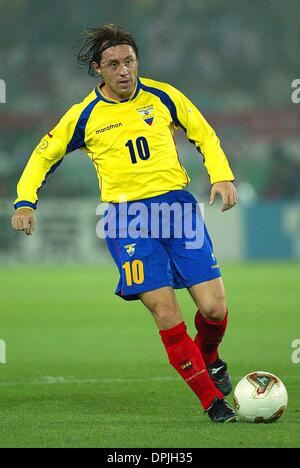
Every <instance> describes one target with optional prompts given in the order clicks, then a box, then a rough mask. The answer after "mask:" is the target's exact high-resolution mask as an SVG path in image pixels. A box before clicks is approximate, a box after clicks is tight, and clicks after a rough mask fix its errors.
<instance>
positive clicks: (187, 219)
mask: <svg viewBox="0 0 300 468" xmlns="http://www.w3.org/2000/svg"><path fill="white" fill-rule="evenodd" d="M162 207H164V208H162ZM104 226H105V240H106V243H107V246H108V249H109V251H110V253H111V255H112V257H113V259H114V261H115V263H116V264H117V266H118V269H119V272H120V281H119V284H118V286H117V289H116V294H117V295H119V296H120V297H122V298H123V299H126V300H136V299H139V295H140V294H141V293H144V292H147V291H152V290H154V289H158V288H162V287H164V286H171V287H172V288H174V289H180V288H190V287H191V286H193V285H195V284H198V283H203V282H204V281H210V280H212V279H215V278H219V277H220V276H221V272H220V268H219V265H218V264H217V261H216V259H215V256H214V254H213V246H212V242H211V239H210V237H209V234H208V232H207V229H206V226H205V223H204V221H203V218H202V215H201V211H200V208H199V206H198V202H197V200H196V199H195V198H194V196H193V195H192V194H191V193H189V192H187V191H186V190H174V191H171V192H167V193H165V194H163V195H159V196H156V197H151V198H147V199H143V200H138V201H132V202H127V203H110V204H109V208H108V210H107V212H106V213H105V222H104Z"/></svg>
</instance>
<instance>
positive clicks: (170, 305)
mask: <svg viewBox="0 0 300 468" xmlns="http://www.w3.org/2000/svg"><path fill="white" fill-rule="evenodd" d="M140 297H141V300H142V302H143V304H144V305H145V306H146V307H147V308H148V309H149V310H150V311H151V313H152V315H153V318H154V320H155V322H156V325H157V327H158V329H159V330H160V335H161V339H162V342H163V344H164V346H165V348H166V351H167V354H168V357H169V361H170V364H171V365H172V366H173V367H174V368H175V369H176V370H177V372H178V373H179V374H180V375H181V376H182V377H183V379H184V380H185V382H186V383H187V384H188V385H189V386H190V388H191V389H192V390H193V391H194V393H195V394H196V395H197V396H198V398H199V399H200V401H201V403H202V406H203V407H204V409H205V410H207V409H208V408H209V407H210V406H211V405H212V403H213V401H214V400H215V399H218V400H219V399H223V395H222V394H221V392H220V391H219V390H217V389H216V387H215V386H214V384H213V382H212V380H211V379H210V377H209V374H208V372H207V369H206V366H205V363H204V361H203V359H202V356H201V353H200V350H199V348H198V347H197V346H196V344H195V343H194V341H193V340H192V339H191V338H190V336H189V335H188V334H187V330H186V326H185V323H184V321H183V317H182V314H181V311H180V307H179V304H178V302H177V299H176V296H175V294H174V291H173V289H172V288H171V287H165V288H160V289H157V290H155V291H149V292H145V293H143V294H141V295H140ZM229 416H230V417H232V414H230V415H229ZM226 417H227V419H228V415H226Z"/></svg>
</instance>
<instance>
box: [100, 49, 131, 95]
mask: <svg viewBox="0 0 300 468" xmlns="http://www.w3.org/2000/svg"><path fill="white" fill-rule="evenodd" d="M98 70H99V72H100V73H101V75H102V78H103V81H104V83H105V85H104V87H103V91H104V92H105V93H106V94H107V95H108V96H110V97H111V98H113V99H116V100H118V99H126V98H128V97H130V96H131V95H132V94H133V92H134V89H135V85H136V80H137V73H138V62H137V58H136V55H135V52H134V50H133V48H132V47H131V46H130V45H127V44H120V45H117V46H114V47H109V48H108V49H106V50H104V52H103V53H102V57H101V62H100V66H99V67H98Z"/></svg>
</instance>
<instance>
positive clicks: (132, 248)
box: [124, 244, 136, 257]
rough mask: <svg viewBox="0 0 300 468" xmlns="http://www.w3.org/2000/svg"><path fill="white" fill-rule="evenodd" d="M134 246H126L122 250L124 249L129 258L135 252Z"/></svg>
mask: <svg viewBox="0 0 300 468" xmlns="http://www.w3.org/2000/svg"><path fill="white" fill-rule="evenodd" d="M135 246H136V244H128V245H125V246H124V249H126V252H127V253H128V255H130V257H132V255H133V254H134V252H135Z"/></svg>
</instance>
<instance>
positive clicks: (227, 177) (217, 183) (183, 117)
mask: <svg viewBox="0 0 300 468" xmlns="http://www.w3.org/2000/svg"><path fill="white" fill-rule="evenodd" d="M169 93H170V96H171V98H172V100H173V102H174V104H175V107H176V114H177V115H176V117H177V123H176V122H175V123H176V125H177V126H181V127H182V128H183V129H184V131H185V132H186V135H187V138H188V140H189V141H191V142H192V143H194V144H195V145H196V147H197V150H198V151H199V152H200V153H201V154H202V155H203V162H204V166H205V167H206V169H207V172H208V174H209V177H210V181H211V184H212V188H211V197H210V204H211V205H212V204H213V203H214V201H215V198H216V195H217V194H219V195H220V196H221V197H222V201H223V207H222V211H226V210H229V209H230V208H233V207H234V206H235V205H236V203H237V200H238V196H237V190H236V188H235V185H234V183H233V181H234V175H233V173H232V170H231V168H230V166H229V163H228V160H227V157H226V155H225V153H224V151H223V150H222V148H221V145H220V140H219V138H218V137H217V135H216V133H215V131H214V130H213V128H212V127H211V126H210V125H209V124H208V122H207V121H206V120H205V118H204V117H203V115H202V114H201V112H200V111H199V109H197V107H196V106H195V105H194V104H193V103H192V102H191V101H190V100H189V99H188V98H187V97H186V96H184V95H183V94H182V93H181V92H180V91H178V90H177V89H175V88H173V87H171V89H170V90H169Z"/></svg>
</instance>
